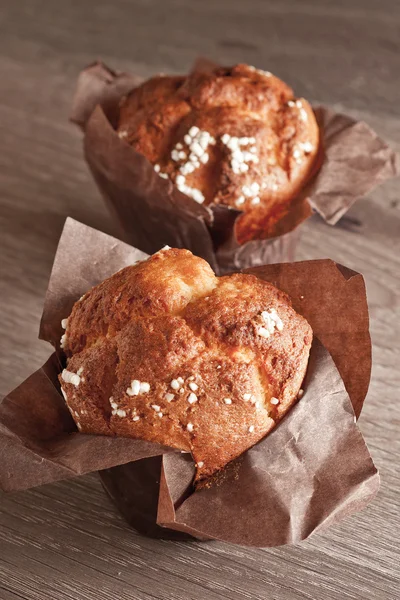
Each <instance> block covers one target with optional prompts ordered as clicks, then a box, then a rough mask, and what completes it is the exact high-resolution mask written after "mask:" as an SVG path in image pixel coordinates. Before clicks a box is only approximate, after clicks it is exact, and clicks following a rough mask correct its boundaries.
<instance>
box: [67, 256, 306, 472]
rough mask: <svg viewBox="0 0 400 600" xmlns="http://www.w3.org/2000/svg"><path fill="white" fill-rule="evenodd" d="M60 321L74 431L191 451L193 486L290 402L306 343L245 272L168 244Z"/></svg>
mask: <svg viewBox="0 0 400 600" xmlns="http://www.w3.org/2000/svg"><path fill="white" fill-rule="evenodd" d="M161 274H162V276H161ZM63 325H64V327H65V329H66V332H65V334H64V336H63V347H64V349H65V352H66V354H67V357H68V359H67V368H66V369H64V371H63V372H62V374H61V375H60V383H61V387H62V390H63V394H64V397H65V399H66V402H67V405H68V407H69V410H70V411H71V414H72V416H73V418H74V420H75V422H76V423H77V426H78V428H79V430H80V431H82V432H84V433H92V434H104V435H121V436H126V437H132V438H138V439H144V440H149V441H152V442H158V443H160V444H163V445H165V446H170V447H173V448H177V449H180V450H183V451H187V452H191V453H192V455H193V458H194V460H195V462H196V468H197V473H196V480H197V481H199V480H203V479H205V478H207V477H209V476H211V475H213V474H214V473H216V472H217V471H219V470H220V469H222V468H223V467H224V466H225V465H226V464H227V463H228V462H229V461H231V460H233V459H234V458H236V457H237V456H239V455H240V454H242V453H243V452H244V451H245V450H247V449H248V448H250V447H251V446H253V445H254V444H255V443H257V442H258V441H259V440H260V439H262V438H263V437H264V436H265V435H266V434H267V433H268V432H269V431H270V430H271V429H272V428H273V427H274V426H275V425H276V423H277V422H278V421H279V420H280V419H281V418H282V417H283V415H284V414H285V413H286V412H287V410H288V409H289V408H290V407H291V406H292V405H293V403H294V402H295V401H296V400H297V398H298V396H299V392H300V388H301V384H302V381H303V378H304V375H305V371H306V368H307V362H308V356H309V351H310V346H311V341H312V331H311V328H310V326H309V324H308V323H307V321H306V320H305V319H304V318H303V317H301V316H300V315H298V314H297V313H296V312H295V311H294V310H293V308H292V307H291V303H290V300H289V298H288V297H287V296H286V295H285V294H284V293H282V292H281V291H279V290H278V289H276V288H275V287H274V286H272V285H271V284H269V283H266V282H263V281H261V280H259V279H257V278H256V277H254V276H251V275H240V274H236V275H232V276H227V277H220V278H217V277H215V275H214V273H213V271H212V270H211V268H210V267H209V265H208V264H207V263H206V262H205V261H203V260H202V259H199V258H197V257H195V256H193V255H192V254H191V253H190V252H189V251H187V250H176V249H169V250H162V251H160V252H158V253H157V254H155V255H154V256H152V257H150V258H149V259H148V260H147V261H145V262H142V263H139V264H138V265H134V266H132V267H127V268H125V269H123V270H122V271H119V272H118V273H116V274H115V275H113V276H112V277H110V278H109V279H107V280H106V281H104V282H103V283H101V284H100V285H99V286H97V287H95V288H93V289H92V290H90V291H89V292H88V293H87V294H85V296H84V297H83V298H82V299H80V300H79V301H78V302H77V303H76V304H75V306H74V308H73V310H72V313H71V316H70V317H69V318H68V320H65V321H64V322H63Z"/></svg>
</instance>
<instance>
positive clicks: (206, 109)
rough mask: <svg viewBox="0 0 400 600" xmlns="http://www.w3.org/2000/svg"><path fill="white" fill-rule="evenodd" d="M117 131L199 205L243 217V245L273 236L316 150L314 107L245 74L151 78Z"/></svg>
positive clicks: (127, 101)
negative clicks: (219, 207)
mask: <svg viewBox="0 0 400 600" xmlns="http://www.w3.org/2000/svg"><path fill="white" fill-rule="evenodd" d="M117 131H118V135H119V137H120V138H121V139H123V140H124V141H125V142H126V143H128V144H129V145H131V146H132V147H133V148H134V149H135V150H136V151H137V152H139V153H141V154H143V155H144V156H145V157H146V158H147V159H148V160H149V161H150V162H151V163H152V164H153V166H154V169H155V170H156V172H157V173H158V174H159V175H160V177H164V178H168V179H170V180H171V181H172V182H173V183H174V184H175V186H176V187H177V188H178V189H179V190H180V191H181V192H182V193H183V194H185V195H186V196H188V197H190V198H191V199H192V200H193V201H195V202H199V203H201V204H205V205H210V204H213V205H225V206H227V207H230V208H232V209H236V210H238V211H241V212H242V213H243V214H242V215H241V216H240V217H239V218H238V219H237V221H236V224H235V234H236V237H237V240H238V242H239V243H240V244H243V243H245V242H246V241H249V240H252V239H260V238H267V237H270V236H272V235H273V234H274V230H275V229H276V224H277V223H278V221H279V220H280V219H282V217H284V216H285V215H286V214H287V213H288V211H289V210H290V204H291V201H293V200H294V199H295V198H296V197H297V196H298V194H299V192H300V191H301V190H302V189H303V188H304V186H305V184H306V183H307V182H308V181H309V179H310V177H311V175H312V174H313V173H314V170H315V165H316V156H317V153H318V149H319V129H318V125H317V122H316V119H315V116H314V113H313V111H312V108H311V106H310V105H309V103H308V102H307V101H306V100H304V99H303V98H300V99H296V98H295V97H294V94H293V90H292V89H291V88H290V87H289V86H288V85H286V84H285V83H284V82H283V81H281V80H280V79H278V78H277V77H275V76H274V75H272V74H271V73H269V72H266V71H260V70H258V69H255V68H254V67H250V66H248V65H243V64H239V65H236V66H234V67H229V68H223V67H217V68H215V69H213V70H212V71H211V72H207V73H205V72H198V71H196V72H193V73H191V74H189V75H188V76H186V77H176V76H175V77H174V76H161V75H160V76H157V77H153V78H152V79H150V80H148V81H146V82H144V83H143V84H142V85H140V86H139V87H137V88H135V89H134V90H132V92H130V93H129V94H128V95H127V96H125V97H124V98H123V99H122V101H121V104H120V110H119V120H118V128H117Z"/></svg>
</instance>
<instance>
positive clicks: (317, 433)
mask: <svg viewBox="0 0 400 600" xmlns="http://www.w3.org/2000/svg"><path fill="white" fill-rule="evenodd" d="M141 258H144V255H143V253H142V252H139V251H138V250H136V249H134V248H132V247H130V246H128V245H126V244H124V243H123V242H120V241H118V240H116V239H114V238H112V237H110V236H107V235H105V234H103V233H100V232H98V231H95V230H93V229H91V228H89V227H86V226H84V225H82V224H80V223H77V222H76V221H74V220H72V219H68V220H67V221H66V224H65V227H64V231H63V234H62V236H61V239H60V243H59V247H58V250H57V254H56V257H55V261H54V266H53V270H52V274H51V278H50V282H49V288H48V292H47V295H46V300H45V306H44V311H43V317H42V322H41V329H40V335H41V337H42V338H43V339H46V340H47V341H49V342H51V343H52V344H53V345H55V346H56V347H57V348H58V345H59V338H60V336H61V334H62V330H61V319H62V318H65V317H66V316H68V314H69V312H70V310H71V307H72V304H73V303H74V302H75V301H76V300H77V299H78V298H79V297H80V296H81V295H82V294H83V293H84V292H86V291H87V290H88V289H89V288H91V287H92V286H93V285H96V284H97V283H99V282H100V281H102V280H103V279H104V278H106V277H108V276H109V275H111V274H112V273H113V272H115V271H117V270H118V269H120V268H122V267H124V266H126V265H128V264H132V262H134V261H136V260H138V259H139V260H140V259H141ZM252 272H253V273H254V274H255V275H256V276H258V277H261V278H262V279H265V280H268V281H272V282H274V283H278V285H279V286H280V287H282V289H284V290H285V291H287V292H288V293H289V294H290V295H291V297H292V299H293V302H294V305H295V307H296V309H297V310H298V311H299V312H300V313H302V314H304V315H305V316H306V317H307V319H308V320H309V322H310V324H311V326H312V327H313V330H314V333H315V336H316V338H315V341H314V343H313V347H312V350H311V357H310V363H309V368H308V371H307V376H306V380H305V382H304V389H305V394H304V396H303V398H302V399H301V401H300V402H298V404H297V405H296V406H295V407H293V408H292V410H291V411H290V412H289V414H288V415H287V416H286V417H285V418H284V419H283V420H282V422H281V423H280V424H279V425H278V426H277V427H276V429H275V430H274V431H273V432H272V433H271V434H270V435H269V436H267V437H266V438H265V439H264V440H262V441H261V442H260V443H259V444H257V445H256V446H254V447H253V448H251V449H250V450H248V451H247V452H245V453H244V454H243V455H242V456H241V457H240V458H239V459H238V460H236V461H234V462H233V463H231V464H230V465H228V467H227V468H226V469H225V470H224V471H223V473H222V475H221V476H220V477H219V478H218V481H217V483H216V484H214V485H213V486H212V487H211V488H210V489H204V490H200V491H197V492H193V489H192V479H193V474H194V465H193V461H192V459H191V457H190V455H188V454H181V453H179V452H176V451H173V450H171V449H169V448H164V447H162V446H159V445H158V444H152V443H149V442H144V441H140V440H132V439H124V438H117V437H116V438H111V437H103V436H91V435H85V434H81V433H78V432H77V430H76V427H75V425H74V423H73V421H72V419H71V417H70V415H69V412H68V410H67V408H66V405H65V403H64V400H63V398H62V396H61V394H60V389H59V384H58V379H57V376H58V374H59V373H60V371H61V369H62V361H63V356H62V355H61V353H59V351H58V350H57V352H56V353H55V354H53V355H52V356H51V357H50V359H49V360H48V361H47V363H46V364H45V365H44V366H43V367H42V368H41V369H39V370H38V371H37V372H36V373H34V374H33V375H31V377H29V378H28V379H27V380H26V381H25V382H24V383H23V384H21V385H20V386H19V387H18V388H17V389H15V390H14V391H13V392H11V393H10V394H9V395H8V396H7V397H6V398H5V399H4V400H3V402H2V404H1V405H0V452H1V457H2V461H1V462H0V487H1V488H2V489H4V490H7V491H13V490H21V489H26V488H29V487H33V486H35V485H40V484H43V483H49V482H52V481H57V480H59V479H67V478H69V477H73V476H76V475H80V474H83V473H88V472H93V471H100V474H101V477H102V480H103V484H104V486H105V488H106V489H107V491H108V493H109V494H110V496H111V497H112V498H113V499H114V501H115V502H116V504H117V506H118V508H119V509H120V510H121V512H122V513H123V514H124V515H125V516H126V518H127V519H128V521H129V522H130V523H131V524H132V525H133V526H134V527H136V528H137V529H138V530H139V531H142V532H143V533H146V534H147V535H153V536H157V537H168V538H173V539H190V537H195V538H197V539H201V540H206V539H220V540H225V541H230V542H234V543H237V544H244V545H252V546H276V545H281V544H288V543H295V542H297V541H299V540H301V539H305V538H306V537H308V536H309V535H310V534H311V533H312V532H314V531H317V530H319V529H321V528H323V527H325V526H327V525H329V524H330V523H332V522H334V521H336V520H337V519H339V518H341V517H343V516H344V515H347V514H350V513H351V512H353V511H355V510H359V509H361V508H362V507H364V506H365V505H366V504H367V503H368V502H369V500H370V499H371V498H372V497H373V496H374V494H375V493H376V491H377V489H378V486H379V478H378V474H377V471H376V469H375V467H374V465H373V462H372V460H371V457H370V455H369V452H368V449H367V447H366V445H365V442H364V440H363V438H362V435H361V433H360V431H359V430H358V427H357V425H356V422H355V417H354V411H353V406H354V409H355V411H356V413H357V414H359V412H360V410H361V408H362V404H363V401H364V397H365V394H366V392H367V388H368V381H369V376H370V369H371V346H370V338H369V333H368V308H367V302H366V296H365V287H364V282H363V279H362V276H361V275H359V274H358V273H355V272H353V271H350V270H348V269H346V268H344V267H341V266H339V265H336V264H335V263H334V262H332V261H330V260H319V261H306V262H300V263H294V264H291V265H290V264H281V265H270V266H265V267H260V268H255V269H252ZM317 338H319V340H321V341H322V342H323V344H324V345H322V343H321V342H320V341H319V340H318V339H317ZM328 350H329V352H330V353H329V352H328ZM346 390H347V391H346ZM233 522H234V523H235V527H234V528H233V527H232V523H233Z"/></svg>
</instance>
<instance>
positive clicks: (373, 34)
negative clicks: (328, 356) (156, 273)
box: [0, 0, 400, 600]
mask: <svg viewBox="0 0 400 600" xmlns="http://www.w3.org/2000/svg"><path fill="white" fill-rule="evenodd" d="M0 15H1V16H0V72H1V86H0V228H1V234H0V248H1V261H0V264H1V300H2V303H1V306H2V309H1V322H0V346H1V352H0V392H1V394H2V395H3V394H5V393H6V392H8V391H9V390H11V389H12V388H13V387H15V386H16V385H17V384H18V383H20V382H21V381H22V380H23V379H24V378H25V377H26V376H27V375H28V374H29V373H31V372H32V371H33V370H35V369H36V368H37V367H39V366H40V365H41V364H42V363H43V362H44V360H45V359H46V357H47V356H48V355H49V353H50V348H49V346H47V345H46V344H45V343H43V342H40V341H38V340H37V332H38V325H39V318H40V315H41V310H42V302H43V296H44V293H45V290H46V287H47V281H48V277H49V273H50V269H51V265H52V260H53V255H54V251H55V249H56V245H57V240H58V237H59V235H60V232H61V229H62V226H63V223H64V219H65V217H66V216H67V215H71V216H72V217H74V218H76V219H78V220H81V221H83V222H85V223H87V224H89V225H92V226H94V227H97V228H99V229H102V230H104V231H106V232H108V233H115V232H116V229H115V226H114V225H113V223H112V221H111V220H110V218H109V216H108V214H107V212H106V210H105V208H104V206H103V204H102V202H101V200H100V198H99V194H98V192H97V190H96V188H95V186H94V184H93V181H92V179H91V177H90V175H89V173H88V170H87V168H86V165H85V163H84V161H83V160H82V149H81V135H80V133H79V131H77V130H76V129H75V128H74V127H73V126H72V125H70V124H69V123H68V120H67V116H68V110H69V106H70V101H71V95H72V91H73V87H74V82H75V79H76V76H77V73H78V71H79V69H80V68H81V67H82V66H84V65H86V64H87V63H89V62H91V61H92V60H93V59H95V58H98V57H101V58H103V59H104V60H105V61H106V62H107V63H108V64H109V65H111V66H114V67H115V68H119V69H129V70H132V71H135V72H137V73H140V74H142V75H149V74H152V73H156V72H158V71H179V70H185V69H187V68H188V67H189V66H190V64H191V62H192V61H193V59H194V58H195V57H196V56H197V55H198V54H203V55H205V54H206V55H208V56H210V57H212V58H214V59H217V60H219V61H221V62H225V63H234V62H239V61H244V62H248V63H250V64H254V65H255V66H257V67H260V68H265V69H268V70H271V71H273V72H275V73H276V74H278V75H280V76H281V77H282V78H283V79H286V80H287V81H289V82H291V84H292V85H293V86H294V88H295V90H296V91H297V93H298V95H304V96H305V97H308V98H309V99H311V100H312V101H315V102H323V103H326V104H329V105H331V106H333V107H335V108H336V109H341V110H342V111H345V112H347V113H349V114H350V115H353V116H355V117H357V118H363V119H365V120H366V121H367V122H368V123H369V124H370V125H371V126H373V127H374V128H375V129H376V130H377V131H378V132H379V133H380V134H381V135H382V136H384V137H385V138H386V139H387V140H388V141H389V142H390V143H391V144H392V146H393V147H394V148H395V149H397V150H399V148H400V120H399V114H400V113H399V108H400V86H399V79H398V75H399V67H400V64H399V52H400V38H399V31H400V4H399V2H398V0H380V2H375V1H374V0H336V1H335V2H331V1H330V0H314V1H312V0H305V1H303V2H299V1H298V0H297V1H296V0H281V1H280V2H273V1H272V0H270V1H265V0H247V2H243V0H201V1H197V2H195V1H192V2H190V1H187V0H186V1H185V0H158V1H157V0H131V1H128V0H114V1H113V2H109V1H107V0H86V1H80V0H64V1H63V2H55V1H54V0H53V1H51V0H18V1H15V0H14V1H13V0H3V1H2V2H1V7H0ZM399 188H400V181H399V180H398V179H397V180H392V181H390V182H388V183H386V184H385V185H383V186H381V187H380V188H379V189H378V190H376V191H374V192H372V193H371V194H370V195H369V196H368V197H367V198H366V199H364V200H362V201H360V202H358V203H357V204H356V205H355V206H354V207H353V208H352V210H351V211H350V212H349V213H348V215H347V216H346V217H345V218H343V219H342V221H341V222H340V223H339V224H338V226H336V227H335V228H331V227H329V226H327V225H325V224H324V223H323V222H322V221H321V220H319V219H318V218H313V219H312V220H310V221H309V222H308V223H307V225H306V227H305V231H304V234H303V238H302V242H301V246H300V249H299V253H298V258H299V259H309V258H317V257H331V258H333V259H334V260H337V261H339V262H341V263H343V264H346V265H347V266H349V267H351V268H353V269H356V270H358V271H361V272H362V273H363V274H364V275H365V278H366V282H367V289H368V295H369V302H370V307H371V331H372V337H373V344H374V366H373V376H372V383H371V387H370V391H369V394H368V399H367V402H366V405H365V408H364V412H363V415H362V417H361V420H360V427H361V429H362V431H363V434H364V435H365V438H366V440H367V443H368V445H369V448H370V451H371V453H372V456H373V459H374V461H375V463H376V465H377V466H378V468H379V469H380V471H381V477H382V487H381V490H380V492H379V495H378V497H377V498H376V499H375V500H374V502H373V503H372V504H371V505H370V506H369V507H368V508H367V509H366V510H365V511H364V512H363V513H361V514H358V515H356V516H353V517H351V518H347V519H346V520H345V521H343V522H342V523H341V524H339V525H337V526H334V527H332V528H331V529H330V530H328V531H327V532H326V533H324V534H323V535H316V536H315V537H313V538H311V539H310V540H309V541H307V542H304V543H302V544H300V545H298V546H295V547H284V548H277V549H273V550H257V549H246V548H240V547H234V546H230V545H228V544H223V543H216V542H215V543H208V544H202V543H191V544H185V543H177V542H174V543H173V542H166V541H154V540H151V539H146V538H144V537H141V536H140V535H138V534H137V533H136V532H135V531H133V530H131V529H129V528H128V527H127V526H126V525H125V523H124V521H123V520H122V518H121V517H120V516H119V515H118V514H117V512H116V510H115V509H114V507H113V506H112V505H111V504H110V502H109V500H108V498H107V497H106V495H105V494H104V493H103V491H102V488H101V485H100V482H99V480H98V478H97V476H95V475H91V476H86V477H81V478H79V479H75V480H71V481H67V482H61V483H57V484H54V485H46V486H43V487H41V488H38V489H34V490H31V491H28V492H23V493H17V494H14V495H9V496H8V495H7V496H6V495H4V494H3V495H2V496H0V598H1V600H17V599H23V600H44V599H46V600H47V599H51V600H53V599H54V600H59V599H61V598H66V599H71V600H92V599H96V600H105V599H109V598H113V599H114V598H115V599H120V598H121V599H122V598H123V599H124V600H130V599H140V600H150V599H162V600H164V599H167V598H168V599H174V600H178V599H179V600H188V599H203V598H204V599H207V600H208V599H210V600H219V599H221V598H229V599H238V600H242V599H248V600H258V599H260V600H261V599H266V598H268V599H270V598H271V599H277V600H281V599H285V600H292V599H293V600H294V599H298V598H308V599H310V598H311V599H314V598H315V599H321V598H323V599H328V600H336V599H337V600H339V599H340V600H342V599H343V598H345V599H346V598H357V599H360V600H381V599H387V600H392V599H395V598H399V597H400V585H399V580H400V548H399V530H400V527H399V525H400V523H399V494H400V472H399V456H398V452H399V450H400V443H399V437H400V436H399V423H400V402H399V384H400V376H399V365H400V348H399V338H400V301H399V294H400V285H399V274H400V235H399V234H400V200H399ZM396 453H397V456H396ZM0 460H1V457H0ZM232 526H233V527H234V523H233V524H232Z"/></svg>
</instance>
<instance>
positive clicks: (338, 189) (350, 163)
mask: <svg viewBox="0 0 400 600" xmlns="http://www.w3.org/2000/svg"><path fill="white" fill-rule="evenodd" d="M211 66H213V63H211V62H210V61H204V60H199V61H197V62H196V64H195V66H194V69H196V70H208V69H209V68H210V67H211ZM137 84H138V78H137V77H134V76H130V75H128V74H126V73H120V74H116V73H115V72H113V71H111V70H110V69H108V67H106V66H105V65H103V64H102V63H95V64H93V65H90V66H89V67H88V68H87V69H85V70H84V71H82V73H81V74H80V76H79V79H78V84H77V89H76V93H75V97H74V101H73V106H72V111H71V119H72V121H74V122H75V123H77V124H79V125H80V126H81V127H82V128H83V129H84V130H85V136H84V152H85V158H86V160H87V163H88V165H89V167H90V170H91V172H92V174H93V177H94V179H95V181H96V183H97V185H98V187H99V190H100V192H101V194H102V196H103V198H104V200H105V202H106V204H107V205H108V207H109V209H110V211H111V212H112V213H113V214H114V215H115V216H116V218H117V221H118V222H119V224H120V227H121V237H123V239H125V240H126V241H127V242H129V243H130V244H132V245H133V246H135V247H137V248H140V249H142V250H143V251H144V252H147V253H149V254H152V253H153V252H156V251H157V250H159V249H160V247H161V246H163V245H165V244H168V245H170V246H173V247H179V248H188V249H189V250H191V251H192V252H194V253H195V254H197V255H198V256H202V257H203V258H205V259H206V260H207V261H208V262H209V263H210V264H211V266H212V267H213V269H214V270H215V271H216V273H217V274H224V273H228V272H232V271H236V270H240V269H244V268H248V267H252V266H259V265H263V264H267V263H275V262H291V261H292V260H293V259H294V253H295V248H296V245H297V241H298V238H299V225H300V224H301V223H302V222H303V221H304V220H305V219H307V218H308V217H309V216H310V215H311V213H312V210H315V211H317V212H318V213H319V214H320V215H321V216H322V217H323V218H324V219H325V220H326V221H327V222H328V223H330V224H332V225H334V224H335V223H336V222H337V221H338V220H339V219H340V217H341V216H342V215H343V214H344V213H345V212H346V211H347V210H348V209H349V208H350V206H351V205H352V204H353V203H354V202H355V201H356V200H357V199H358V198H360V197H362V196H364V195H365V194H366V193H368V192H369V191H370V190H371V189H372V188H373V187H375V186H376V185H377V184H378V183H380V182H382V181H384V180H385V179H388V178H390V177H392V176H394V175H395V174H396V173H397V169H396V164H395V154H394V153H393V151H392V150H391V149H390V148H389V147H388V146H387V144H386V143H385V142H384V141H383V140H381V139H380V138H379V137H378V136H377V134H376V133H375V132H374V131H373V130H372V129H371V128H370V127H369V126H368V125H367V124H366V123H364V122H362V121H355V120H354V119H351V118H350V117H348V116H346V115H342V114H339V113H335V112H334V111H332V110H330V109H328V108H326V107H323V106H319V107H315V108H314V112H315V115H316V118H317V121H318V123H319V126H320V130H321V137H322V142H321V155H320V156H319V157H318V159H317V163H318V166H320V165H321V168H320V169H319V170H318V172H317V173H316V174H315V176H314V177H313V179H312V180H311V181H310V183H309V184H308V185H307V187H306V188H305V189H304V190H303V191H302V193H301V195H300V196H299V197H298V198H296V199H294V200H293V201H292V205H291V210H290V211H289V213H288V215H287V216H286V217H284V218H283V219H281V221H280V222H279V227H277V230H276V237H274V238H268V239H264V240H253V241H250V242H247V243H246V244H243V245H239V244H238V243H237V240H236V237H235V234H234V223H235V220H236V218H237V217H238V216H239V215H240V212H239V211H236V210H234V209H231V208H227V207H225V206H221V205H210V206H208V207H207V206H202V205H199V204H197V203H196V202H194V201H193V200H192V199H190V198H188V197H187V196H185V195H183V194H182V193H181V192H179V190H178V189H177V188H176V187H175V186H174V185H173V184H172V183H171V182H170V181H169V180H165V179H162V178H160V177H159V175H158V174H157V173H155V171H154V169H153V167H152V165H151V164H150V163H149V161H148V160H147V159H146V158H145V157H144V156H142V155H140V154H138V153H137V152H136V151H135V150H133V149H132V148H131V147H129V146H128V145H127V144H126V143H125V142H124V141H122V140H121V139H120V138H119V137H118V135H117V134H116V132H115V129H114V127H115V126H116V120H117V116H118V103H119V101H120V99H121V97H122V96H123V95H125V94H126V93H127V92H128V91H130V90H131V89H133V88H134V87H135V86H136V85H137Z"/></svg>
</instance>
